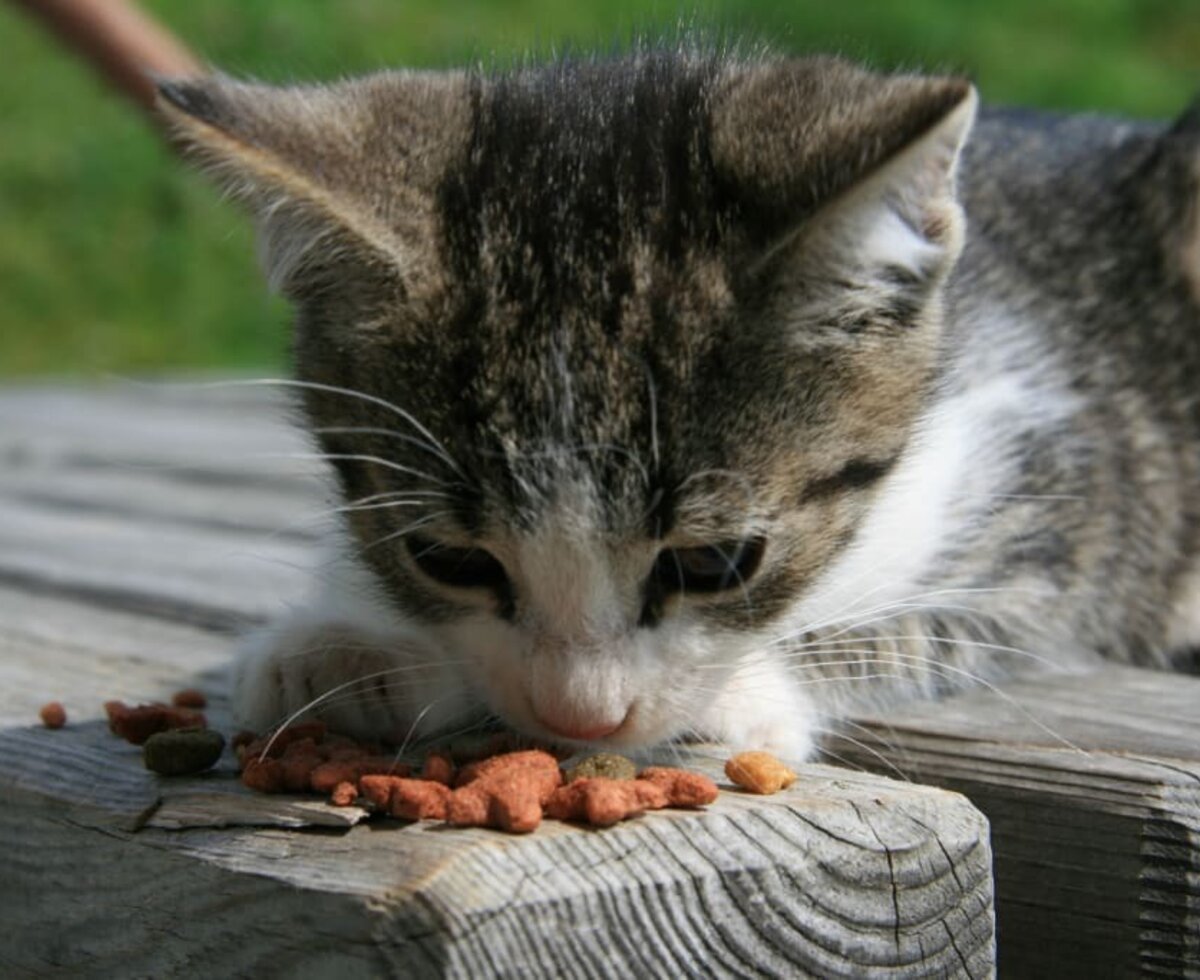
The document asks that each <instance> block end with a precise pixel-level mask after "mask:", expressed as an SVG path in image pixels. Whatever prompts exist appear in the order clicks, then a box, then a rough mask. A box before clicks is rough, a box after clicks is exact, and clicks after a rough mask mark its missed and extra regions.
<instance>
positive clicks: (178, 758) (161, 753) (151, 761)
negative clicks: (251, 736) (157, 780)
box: [142, 728, 225, 776]
mask: <svg viewBox="0 0 1200 980" xmlns="http://www.w3.org/2000/svg"><path fill="white" fill-rule="evenodd" d="M224 749H225V737H224V736H223V735H222V734H221V733H220V732H213V731H209V730H208V729H207V728H177V729H174V730H173V731H166V732H155V733H154V734H153V735H151V736H150V737H149V738H148V739H146V742H145V744H144V745H143V746H142V761H143V762H144V763H145V766H146V768H147V769H150V770H153V771H154V772H156V773H159V774H160V775H162V776H186V775H190V774H191V773H197V772H203V771H204V770H205V769H211V768H212V767H213V766H214V765H215V764H216V762H217V760H218V759H219V758H221V752H222V751H224Z"/></svg>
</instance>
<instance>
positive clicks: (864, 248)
mask: <svg viewBox="0 0 1200 980" xmlns="http://www.w3.org/2000/svg"><path fill="white" fill-rule="evenodd" d="M975 105H976V97H975V91H974V89H973V88H972V86H971V85H970V83H969V82H967V81H965V80H963V79H959V78H928V77H922V76H881V75H876V74H874V73H871V72H867V71H864V70H862V69H860V68H857V67H855V66H853V65H849V64H847V63H845V62H842V61H838V60H835V59H828V58H813V59H804V60H800V61H793V62H781V63H774V64H770V65H765V66H754V67H751V68H750V69H749V70H744V71H743V72H742V73H740V74H738V75H736V76H734V77H733V78H731V79H730V81H729V83H728V84H727V87H726V90H725V92H724V93H722V94H721V95H719V96H718V98H717V101H716V108H715V110H714V116H713V158H714V163H715V164H716V166H717V168H718V172H719V173H721V174H722V175H723V176H724V177H725V179H726V180H728V181H729V186H730V188H731V195H732V197H733V199H734V200H735V201H736V202H737V206H738V211H739V214H740V215H741V216H742V222H743V229H744V232H745V234H746V236H747V238H748V240H749V246H750V248H751V250H752V251H751V254H752V255H753V256H754V259H753V261H752V267H753V268H760V269H761V268H768V267H774V266H775V265H776V264H777V263H778V262H780V261H783V262H784V263H785V265H786V267H787V269H788V274H787V276H785V277H784V278H785V280H787V281H795V279H796V277H797V276H799V277H801V278H803V280H804V283H805V285H807V286H809V287H814V286H815V287H819V286H820V284H821V283H822V282H827V283H835V284H845V283H847V282H850V283H853V284H854V285H855V286H857V287H859V288H857V289H855V290H849V291H847V290H844V289H841V290H832V289H831V290H829V293H830V294H831V295H829V296H826V297H825V298H824V300H825V301H827V302H831V303H834V308H831V312H835V313H836V316H834V317H832V318H830V319H836V320H837V321H839V322H843V323H858V322H863V321H864V318H865V319H871V318H873V313H872V311H871V310H870V309H866V308H865V307H866V306H872V307H878V308H879V309H881V310H887V309H892V310H895V311H896V312H897V314H898V315H900V316H901V317H902V316H903V315H904V314H905V313H906V312H907V311H912V310H915V309H916V308H917V307H918V306H919V305H920V304H922V303H923V302H924V301H925V299H926V298H927V297H928V296H929V295H931V288H932V286H934V285H936V283H937V282H939V281H940V280H941V278H942V277H943V276H944V275H945V273H946V272H947V271H948V270H949V268H950V267H951V266H952V265H953V263H954V261H955V259H957V257H958V254H959V251H960V249H961V246H962V235H963V217H962V209H961V208H960V207H959V204H958V201H957V197H956V193H955V173H956V168H957V163H958V158H959V154H960V151H961V149H962V146H963V143H964V142H965V140H966V137H967V134H968V133H969V131H970V128H971V124H972V122H973V119H974V114H975ZM789 260H792V261H789ZM814 292H821V290H820V289H815V290H814V289H813V288H810V289H809V290H808V293H809V294H810V295H811V294H813V293H814ZM833 294H836V295H833ZM838 301H843V302H844V303H845V304H848V305H849V307H852V308H847V309H844V310H843V309H836V304H837V302H838ZM859 306H864V308H863V309H859Z"/></svg>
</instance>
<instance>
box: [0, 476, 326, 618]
mask: <svg viewBox="0 0 1200 980" xmlns="http://www.w3.org/2000/svg"><path fill="white" fill-rule="evenodd" d="M314 562H315V556H314V554H313V549H312V547H311V545H310V544H309V543H307V542H301V541H295V540H285V539H283V538H281V537H269V536H262V535H260V536H257V538H256V537H254V536H247V535H246V534H244V533H239V532H233V531H229V530H225V529H221V528H213V527H210V528H195V527H186V526H182V525H179V526H162V525H156V524H155V523H153V522H151V521H141V520H138V519H137V518H136V517H134V516H121V515H112V514H103V513H97V512H92V511H75V510H64V509H61V508H55V507H44V506H41V505H40V504H37V503H31V502H28V501H25V500H12V499H3V498H0V583H3V584H8V585H15V586H20V587H22V588H24V589H26V590H28V591H38V592H43V593H47V592H57V593H60V594H71V595H75V596H77V597H79V598H81V599H85V600H86V601H89V602H93V603H101V604H108V605H114V606H119V607H122V608H127V609H136V610H140V611H142V612H145V613H147V614H151V615H158V616H163V617H166V618H175V619H182V620H189V621H195V622H202V623H206V624H209V625H212V626H214V627H221V626H233V625H239V624H246V623H250V622H256V621H260V620H262V619H264V618H266V617H268V616H271V615H275V614H278V613H280V612H281V611H282V610H283V609H284V604H285V603H286V602H287V601H288V600H294V599H295V598H296V597H298V596H299V595H301V594H302V592H303V589H304V584H305V582H306V581H307V580H308V577H309V574H310V570H311V569H312V568H313V567H314Z"/></svg>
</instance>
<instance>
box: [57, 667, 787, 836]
mask: <svg viewBox="0 0 1200 980" xmlns="http://www.w3.org/2000/svg"><path fill="white" fill-rule="evenodd" d="M205 703H206V702H205V698H204V695H203V694H202V693H200V692H198V691H193V690H187V691H180V692H178V693H177V694H175V695H174V696H173V697H172V699H171V703H170V704H165V703H161V702H154V703H151V704H141V705H137V706H130V705H127V704H124V703H123V702H120V701H108V702H106V703H105V705H104V708H105V711H106V713H107V715H108V724H109V729H110V730H111V731H112V732H113V734H115V735H119V736H120V737H122V738H124V739H125V740H126V741H128V742H131V743H132V744H134V745H141V746H142V750H143V759H144V761H145V764H146V767H147V768H148V769H151V770H153V771H154V772H157V773H160V774H162V775H166V776H177V775H187V774H192V773H198V772H203V771H204V770H206V769H209V768H211V767H212V766H213V765H215V764H216V762H217V760H218V759H219V758H220V756H221V753H222V752H223V751H224V748H225V739H224V737H223V736H222V735H221V734H220V733H219V732H214V731H212V730H210V729H209V728H208V724H207V720H206V719H205V717H204V714H203V712H202V710H201V709H203V708H204V707H205ZM40 716H41V718H42V722H43V724H44V725H45V726H46V727H47V728H60V727H62V726H63V725H64V724H65V723H66V712H65V711H64V710H63V708H62V705H61V704H58V702H50V703H49V704H47V705H45V706H43V708H42V710H41V712H40ZM233 749H234V752H235V754H236V756H237V760H238V766H239V769H240V774H241V776H240V778H241V781H242V783H243V785H245V786H246V787H248V788H249V789H252V790H255V791H257V792H260V793H317V794H320V795H323V796H328V797H329V800H330V802H331V803H333V804H334V805H335V806H350V805H353V804H359V805H363V806H366V807H368V808H370V809H371V810H373V811H374V812H376V813H381V814H386V815H389V816H393V817H399V818H401V819H404V820H440V821H443V822H444V823H446V824H447V825H449V826H452V827H492V828H496V829H498V830H503V831H507V832H509V833H515V834H523V833H529V832H530V831H532V830H535V829H536V828H537V827H538V826H539V825H540V824H541V822H542V820H543V819H544V818H550V819H552V820H568V821H575V822H580V823H586V824H590V825H591V826H593V827H610V826H612V825H613V824H616V823H619V822H621V821H622V820H626V819H628V818H630V817H634V816H638V815H640V814H642V813H645V812H646V811H648V810H660V809H663V808H664V807H684V808H696V807H702V806H706V805H707V804H709V803H712V802H713V801H714V800H715V799H716V798H717V793H718V790H717V785H716V784H715V783H714V782H713V781H712V780H711V779H709V778H708V777H707V776H704V775H702V774H701V773H696V772H690V771H688V770H685V769H677V768H672V767H668V766H648V767H646V768H643V769H641V770H639V769H638V767H637V766H636V764H635V763H634V762H633V761H632V760H631V759H628V758H626V757H624V756H621V755H614V754H612V753H600V754H597V755H593V756H590V757H588V758H586V759H584V760H582V761H581V762H579V763H578V764H576V765H574V766H572V767H571V768H569V769H566V770H565V771H564V770H563V768H562V767H561V766H560V762H559V759H558V758H557V757H556V756H554V755H553V754H552V753H551V752H549V751H547V750H546V749H544V748H536V747H534V748H530V747H515V746H514V741H513V737H512V736H508V735H503V734H498V735H495V736H492V737H491V738H489V739H487V740H486V741H485V742H483V743H480V742H478V741H476V742H475V743H470V744H467V745H463V744H461V743H459V744H452V745H450V746H447V747H443V748H438V749H433V750H431V751H429V752H427V753H426V755H425V758H424V761H423V763H422V764H421V766H420V769H419V771H417V772H414V771H413V767H412V766H410V765H408V764H407V763H404V762H400V761H399V760H398V759H397V757H396V755H395V754H394V753H392V752H389V751H387V750H385V748H384V747H383V746H382V745H380V744H379V743H375V742H365V741H359V740H357V739H353V738H350V737H348V736H345V735H339V734H336V733H333V732H330V731H329V730H328V729H327V728H326V726H325V724H324V722H321V721H306V722H300V723H298V724H293V725H290V726H288V727H286V728H282V729H279V730H278V731H276V732H274V733H273V734H271V735H256V734H254V733H252V732H242V733H240V734H238V735H236V736H235V737H234V739H233ZM725 774H726V775H727V776H728V777H729V778H730V780H732V781H733V783H734V784H735V785H737V786H738V787H740V788H742V789H745V790H748V791H749V792H753V793H760V794H769V793H776V792H779V790H781V789H783V788H785V787H787V786H790V785H791V784H792V782H794V781H795V779H796V774H795V773H794V772H792V771H791V770H790V769H788V768H787V767H786V766H784V765H783V763H782V762H780V761H779V760H778V759H776V758H775V757H774V756H773V755H770V754H769V753H766V752H743V753H740V754H738V755H735V756H733V757H732V758H731V759H729V761H728V762H726V764H725Z"/></svg>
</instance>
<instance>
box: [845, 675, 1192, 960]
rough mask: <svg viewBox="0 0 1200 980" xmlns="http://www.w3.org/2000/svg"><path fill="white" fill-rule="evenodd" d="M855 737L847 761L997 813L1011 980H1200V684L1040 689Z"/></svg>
mask: <svg viewBox="0 0 1200 980" xmlns="http://www.w3.org/2000/svg"><path fill="white" fill-rule="evenodd" d="M848 734H849V735H850V736H852V740H851V739H850V738H843V739H841V740H840V741H837V742H836V743H835V744H832V745H831V746H830V748H831V749H832V750H833V751H834V752H835V753H836V754H837V756H838V757H839V758H842V759H845V760H848V761H850V762H852V763H856V764H860V765H863V766H865V767H867V768H872V769H876V770H878V771H886V772H888V773H889V774H891V775H894V776H900V775H903V776H906V777H908V778H911V779H913V780H916V781H918V782H923V783H933V784H935V785H938V786H944V787H947V788H950V789H954V790H957V791H958V792H960V793H964V794H965V795H967V796H968V797H969V798H970V799H971V800H972V802H974V803H975V804H976V805H977V806H978V807H979V808H980V809H981V810H983V812H984V813H985V814H987V816H988V819H989V820H990V821H991V825H992V846H993V848H994V851H995V874H996V913H997V920H998V942H999V967H1000V972H1001V974H1002V975H1005V976H1055V977H1098V976H1133V975H1136V974H1142V975H1161V976H1190V977H1197V976H1200V678H1196V677H1188V676H1179V675H1174V674H1167V673H1152V672H1148V671H1139V670H1133V669H1127V668H1108V669H1105V670H1102V671H1098V672H1095V673H1092V674H1088V675H1059V676H1054V677H1045V676H1043V677H1038V678H1030V679H1026V680H1023V681H1020V682H1015V683H1010V684H1006V685H1004V686H1003V688H1002V689H1001V690H1000V691H999V692H992V691H973V692H970V693H966V694H961V695H958V696H956V697H952V698H948V699H946V700H944V701H942V702H939V703H937V704H928V703H923V704H913V705H910V706H908V707H906V708H902V709H898V710H895V711H891V712H888V713H887V714H886V715H879V714H876V715H871V716H864V717H860V718H858V719H857V724H856V725H855V726H854V728H853V729H851V730H850V732H849V733H848Z"/></svg>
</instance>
